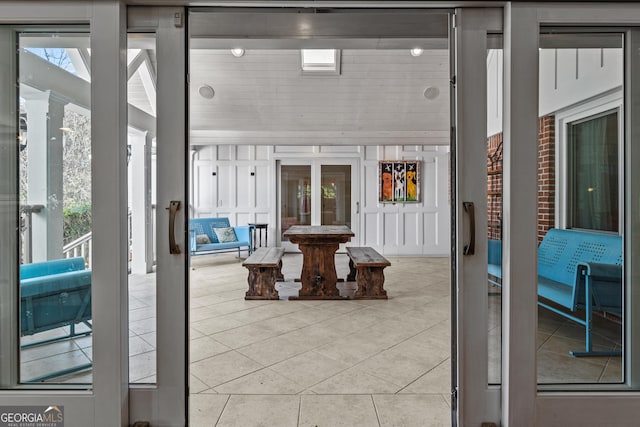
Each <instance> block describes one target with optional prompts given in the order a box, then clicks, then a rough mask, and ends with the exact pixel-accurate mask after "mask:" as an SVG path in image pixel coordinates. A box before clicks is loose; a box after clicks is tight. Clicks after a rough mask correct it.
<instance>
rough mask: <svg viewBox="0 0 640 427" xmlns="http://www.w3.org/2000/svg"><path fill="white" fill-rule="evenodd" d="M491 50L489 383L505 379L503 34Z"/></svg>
mask: <svg viewBox="0 0 640 427" xmlns="http://www.w3.org/2000/svg"><path fill="white" fill-rule="evenodd" d="M489 41H490V43H491V45H490V49H488V50H487V100H488V105H487V222H488V230H487V238H488V247H487V254H488V255H487V258H488V263H487V271H488V275H489V278H488V290H487V293H488V302H489V307H488V308H489V325H488V333H489V336H488V349H489V355H488V356H489V372H488V382H489V384H500V383H501V382H502V274H501V272H502V170H503V169H502V159H503V150H502V148H503V144H502V84H503V82H502V69H503V50H502V37H501V36H494V37H492V38H490V40H489Z"/></svg>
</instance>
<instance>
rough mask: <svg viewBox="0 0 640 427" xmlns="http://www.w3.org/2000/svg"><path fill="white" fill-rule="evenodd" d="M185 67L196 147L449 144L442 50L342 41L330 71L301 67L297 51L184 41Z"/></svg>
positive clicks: (445, 65)
mask: <svg viewBox="0 0 640 427" xmlns="http://www.w3.org/2000/svg"><path fill="white" fill-rule="evenodd" d="M189 67H190V70H189V75H190V88H191V89H190V126H191V139H192V141H191V142H192V143H193V144H196V145H206V144H268V145H322V144H329V145H370V144H374V145H396V144H397V145H421V144H427V145H446V144H448V143H449V121H450V120H449V55H448V51H447V49H431V50H425V51H424V52H423V54H422V55H420V56H415V57H414V56H412V55H411V54H410V51H409V49H343V50H342V51H341V73H340V74H339V75H308V74H304V75H303V74H302V71H301V58H300V50H299V49H287V50H278V49H248V50H246V52H245V54H244V56H241V57H235V56H233V55H232V54H231V52H230V50H229V49H192V50H191V51H190V64H189ZM202 85H209V86H211V87H212V88H213V90H214V91H215V95H214V97H213V98H212V99H205V98H203V97H202V96H200V95H199V94H198V89H199V88H200V87H201V86H202ZM425 91H427V96H425Z"/></svg>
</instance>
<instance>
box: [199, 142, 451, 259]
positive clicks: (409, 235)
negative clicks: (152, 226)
mask: <svg viewBox="0 0 640 427" xmlns="http://www.w3.org/2000/svg"><path fill="white" fill-rule="evenodd" d="M198 148H199V151H198V152H197V154H196V156H195V160H194V165H193V177H194V182H193V186H194V196H193V208H194V216H196V217H207V216H228V217H229V219H230V221H231V223H232V224H233V225H243V224H247V223H249V222H266V223H268V224H269V230H268V234H269V245H275V244H277V243H279V242H276V240H277V235H276V222H277V218H278V212H277V209H278V201H277V200H276V195H277V188H276V185H277V182H276V162H277V160H279V159H310V158H314V159H317V158H318V157H324V158H326V159H327V160H330V159H331V158H338V157H339V158H343V157H350V158H356V159H359V162H358V164H359V165H360V166H359V168H360V170H359V173H360V175H359V176H360V180H359V182H360V189H359V190H360V191H356V190H357V189H354V191H353V194H354V195H357V194H359V202H360V206H361V209H360V218H359V225H358V228H359V229H358V230H354V231H355V232H356V233H357V234H358V235H359V236H360V239H359V241H360V244H361V245H364V246H372V247H374V248H375V249H377V250H378V251H380V252H382V253H383V254H385V255H434V256H443V255H444V256H447V255H449V249H450V245H449V234H450V230H449V217H450V207H449V192H448V189H449V147H448V146H422V145H411V146H360V147H355V146H291V145H289V146H266V145H258V146H253V145H238V146H232V145H212V146H201V147H198ZM336 150H338V151H339V152H336ZM400 159H401V160H421V161H422V170H421V174H420V176H421V181H422V184H421V189H420V194H421V201H420V202H419V203H393V204H391V203H387V204H381V203H379V202H378V161H380V160H400ZM214 174H215V175H214ZM252 174H253V175H252ZM356 223H357V222H356Z"/></svg>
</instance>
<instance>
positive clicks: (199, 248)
mask: <svg viewBox="0 0 640 427" xmlns="http://www.w3.org/2000/svg"><path fill="white" fill-rule="evenodd" d="M241 246H249V242H229V243H209V244H208V245H198V246H197V247H196V250H197V251H198V252H207V251H216V250H220V249H232V248H239V247H241Z"/></svg>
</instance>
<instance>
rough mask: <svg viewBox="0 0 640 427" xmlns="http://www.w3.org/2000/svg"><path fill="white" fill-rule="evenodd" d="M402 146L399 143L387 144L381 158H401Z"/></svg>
mask: <svg viewBox="0 0 640 427" xmlns="http://www.w3.org/2000/svg"><path fill="white" fill-rule="evenodd" d="M401 149H402V147H399V146H397V145H385V146H384V147H383V153H382V158H381V159H380V160H395V159H399V158H400V152H401Z"/></svg>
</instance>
